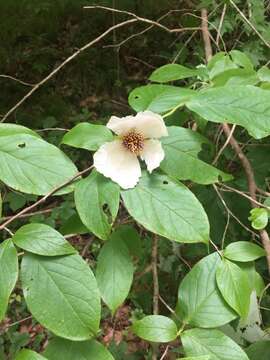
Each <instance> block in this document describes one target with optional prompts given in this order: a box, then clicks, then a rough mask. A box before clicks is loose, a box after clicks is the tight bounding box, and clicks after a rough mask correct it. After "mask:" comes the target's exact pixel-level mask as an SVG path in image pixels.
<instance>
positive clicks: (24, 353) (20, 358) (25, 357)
mask: <svg viewBox="0 0 270 360" xmlns="http://www.w3.org/2000/svg"><path fill="white" fill-rule="evenodd" d="M45 359H46V358H45V357H44V356H41V355H39V354H38V353H36V352H35V351H32V350H28V349H22V350H21V351H20V352H19V353H18V354H17V355H16V358H15V360H45Z"/></svg>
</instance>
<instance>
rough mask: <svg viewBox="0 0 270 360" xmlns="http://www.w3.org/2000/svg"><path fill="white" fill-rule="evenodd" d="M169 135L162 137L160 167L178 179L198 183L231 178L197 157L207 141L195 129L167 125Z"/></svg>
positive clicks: (209, 182) (210, 182)
mask: <svg viewBox="0 0 270 360" xmlns="http://www.w3.org/2000/svg"><path fill="white" fill-rule="evenodd" d="M168 132H169V136H167V137H164V138H162V147H163V149H164V151H165V158H164V160H163V161H162V163H161V169H162V170H163V171H164V172H166V173H167V174H168V175H171V176H172V177H174V178H176V179H179V180H191V181H194V182H196V183H199V184H212V183H215V182H218V181H219V180H220V179H222V180H223V181H226V180H231V179H232V176H231V175H229V174H226V173H224V172H223V171H220V170H218V169H216V168H215V167H213V166H211V165H209V164H207V163H205V162H204V161H202V160H200V159H199V158H198V153H199V152H200V151H201V149H202V144H204V143H209V142H208V140H207V139H206V138H204V137H203V136H201V135H200V134H198V133H197V132H195V131H192V130H190V129H184V128H181V127H178V126H170V127H168Z"/></svg>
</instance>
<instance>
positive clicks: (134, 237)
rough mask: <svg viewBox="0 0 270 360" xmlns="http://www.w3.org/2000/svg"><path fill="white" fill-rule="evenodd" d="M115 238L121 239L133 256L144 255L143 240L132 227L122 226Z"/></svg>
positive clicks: (116, 232)
mask: <svg viewBox="0 0 270 360" xmlns="http://www.w3.org/2000/svg"><path fill="white" fill-rule="evenodd" d="M114 236H117V237H118V238H120V239H121V240H122V241H123V242H124V243H125V244H126V246H127V248H128V250H129V253H130V254H131V255H132V256H136V257H140V256H141V255H142V240H141V238H140V235H139V234H138V231H137V230H136V229H135V228H134V227H133V226H131V225H121V226H119V227H118V228H117V229H116V230H115V232H114Z"/></svg>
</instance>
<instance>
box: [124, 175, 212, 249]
mask: <svg viewBox="0 0 270 360" xmlns="http://www.w3.org/2000/svg"><path fill="white" fill-rule="evenodd" d="M121 196H122V198H123V200H124V204H125V207H126V208H127V210H128V212H129V214H130V215H131V216H132V217H133V218H134V219H135V220H136V221H137V222H138V223H140V224H141V225H143V226H144V227H145V228H146V229H147V230H149V231H152V232H154V233H156V234H159V235H161V236H164V237H166V238H168V239H170V240H174V241H178V242H193V243H194V242H204V243H207V242H208V239H209V223H208V219H207V215H206V213H205V212H204V209H203V207H202V205H201V204H200V202H199V201H198V200H197V198H196V197H195V196H194V195H193V193H192V192H191V191H190V190H189V189H188V188H187V187H185V186H184V185H183V184H181V183H180V182H177V181H175V180H173V179H171V178H169V177H168V176H165V175H160V174H158V173H154V174H152V175H149V174H148V173H146V172H144V174H143V176H142V178H141V180H140V182H139V184H138V185H137V186H136V187H135V188H133V189H130V190H125V191H122V192H121Z"/></svg>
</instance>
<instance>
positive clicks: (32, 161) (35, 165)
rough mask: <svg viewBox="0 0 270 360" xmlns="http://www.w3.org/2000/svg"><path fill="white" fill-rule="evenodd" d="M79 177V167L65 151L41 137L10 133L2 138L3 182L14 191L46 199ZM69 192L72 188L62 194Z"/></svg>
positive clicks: (0, 171)
mask: <svg viewBox="0 0 270 360" xmlns="http://www.w3.org/2000/svg"><path fill="white" fill-rule="evenodd" d="M1 130H2V128H1V126H0V133H1ZM76 173H77V169H76V167H75V165H74V164H73V163H72V161H71V160H70V159H69V158H68V157H67V156H66V155H65V154H64V153H63V152H62V151H60V150H59V149H58V148H57V147H56V146H54V145H51V144H49V143H47V142H46V141H44V140H42V139H40V138H39V137H37V136H34V135H30V134H28V133H17V132H15V133H14V134H12V133H10V132H9V131H8V132H7V131H4V134H2V135H0V180H1V181H3V182H4V183H5V184H6V185H8V186H10V187H12V188H13V189H15V190H19V191H22V192H25V193H29V194H36V195H45V194H47V193H48V192H50V191H51V190H53V189H55V188H56V187H57V186H60V185H62V184H64V183H65V182H66V181H67V180H69V179H71V178H72V177H73V176H74V175H75V174H76ZM69 191H71V187H66V188H65V189H62V190H61V191H59V193H61V194H62V193H67V192H69Z"/></svg>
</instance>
